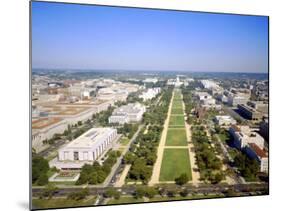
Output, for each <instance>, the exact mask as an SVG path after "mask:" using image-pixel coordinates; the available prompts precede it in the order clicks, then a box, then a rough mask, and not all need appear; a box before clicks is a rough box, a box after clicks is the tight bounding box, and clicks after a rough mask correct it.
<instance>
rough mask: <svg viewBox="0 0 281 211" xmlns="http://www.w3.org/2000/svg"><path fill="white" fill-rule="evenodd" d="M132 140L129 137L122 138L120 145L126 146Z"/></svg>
mask: <svg viewBox="0 0 281 211" xmlns="http://www.w3.org/2000/svg"><path fill="white" fill-rule="evenodd" d="M129 141H130V139H128V138H127V137H122V138H121V140H120V144H121V145H122V146H126V145H127V144H128V143H129Z"/></svg>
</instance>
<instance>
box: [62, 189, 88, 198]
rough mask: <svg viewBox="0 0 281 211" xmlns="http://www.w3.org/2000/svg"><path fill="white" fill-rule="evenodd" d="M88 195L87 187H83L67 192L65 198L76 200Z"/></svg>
mask: <svg viewBox="0 0 281 211" xmlns="http://www.w3.org/2000/svg"><path fill="white" fill-rule="evenodd" d="M88 195H89V189H88V188H84V189H83V190H81V191H78V192H72V193H70V194H68V196H67V198H68V199H72V200H76V201H80V200H82V199H85V198H86V197H87V196H88Z"/></svg>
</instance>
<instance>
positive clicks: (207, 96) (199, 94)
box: [195, 92, 212, 100]
mask: <svg viewBox="0 0 281 211" xmlns="http://www.w3.org/2000/svg"><path fill="white" fill-rule="evenodd" d="M195 96H196V97H197V98H198V100H205V99H212V96H211V95H210V94H209V93H208V92H195Z"/></svg>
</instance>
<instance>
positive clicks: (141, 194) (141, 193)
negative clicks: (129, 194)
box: [135, 187, 145, 198]
mask: <svg viewBox="0 0 281 211" xmlns="http://www.w3.org/2000/svg"><path fill="white" fill-rule="evenodd" d="M144 194H145V190H144V188H143V187H137V188H136V192H135V197H136V198H142V197H144Z"/></svg>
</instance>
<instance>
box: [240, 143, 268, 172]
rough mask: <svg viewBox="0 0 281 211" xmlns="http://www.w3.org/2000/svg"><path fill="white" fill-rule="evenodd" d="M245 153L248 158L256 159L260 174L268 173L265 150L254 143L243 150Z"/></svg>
mask: <svg viewBox="0 0 281 211" xmlns="http://www.w3.org/2000/svg"><path fill="white" fill-rule="evenodd" d="M245 151H246V153H247V155H248V156H249V157H250V158H252V159H256V160H257V161H258V162H259V164H260V172H265V173H268V154H267V152H266V151H265V150H263V149H261V148H260V147H259V146H257V145H256V144H254V143H250V144H249V145H248V146H247V147H246V148H245Z"/></svg>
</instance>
